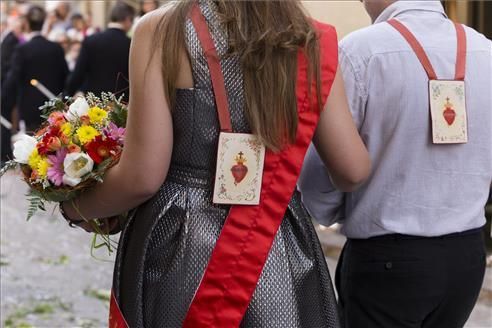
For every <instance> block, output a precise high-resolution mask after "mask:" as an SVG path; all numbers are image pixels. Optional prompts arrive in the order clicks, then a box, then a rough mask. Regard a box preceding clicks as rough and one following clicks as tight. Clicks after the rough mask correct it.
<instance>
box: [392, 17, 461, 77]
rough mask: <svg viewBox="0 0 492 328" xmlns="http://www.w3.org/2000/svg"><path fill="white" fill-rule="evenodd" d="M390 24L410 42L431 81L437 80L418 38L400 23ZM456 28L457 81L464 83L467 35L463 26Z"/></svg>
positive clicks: (394, 20)
mask: <svg viewBox="0 0 492 328" xmlns="http://www.w3.org/2000/svg"><path fill="white" fill-rule="evenodd" d="M388 24H390V25H391V26H393V27H394V28H395V29H396V30H397V31H398V32H399V33H400V34H401V35H402V36H403V37H404V38H405V40H406V41H407V42H408V44H409V45H410V47H411V48H412V50H413V51H414V52H415V55H417V58H418V59H419V61H420V63H421V64H422V66H423V67H424V70H425V72H426V73H427V76H428V77H429V80H437V74H436V71H435V70H434V67H433V66H432V64H431V62H430V60H429V57H428V56H427V54H426V53H425V50H424V48H423V47H422V45H421V44H420V42H419V41H418V40H417V38H416V37H415V36H414V35H413V33H412V32H410V30H409V29H408V28H407V27H406V26H405V25H403V24H402V23H401V22H399V21H398V20H396V19H391V20H389V21H388ZM454 27H455V29H456V39H457V47H456V49H457V50H456V72H455V78H454V79H455V80H457V81H463V80H464V79H465V71H466V33H465V29H464V28H463V25H461V24H458V23H454Z"/></svg>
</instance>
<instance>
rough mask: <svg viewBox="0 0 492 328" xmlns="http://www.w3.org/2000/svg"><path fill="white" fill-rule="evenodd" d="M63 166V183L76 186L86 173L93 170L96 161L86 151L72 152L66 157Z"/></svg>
mask: <svg viewBox="0 0 492 328" xmlns="http://www.w3.org/2000/svg"><path fill="white" fill-rule="evenodd" d="M63 167H64V170H65V174H64V175H63V183H64V184H66V185H69V186H71V187H74V186H76V185H78V184H79V183H80V182H81V181H82V179H81V178H82V177H83V176H84V175H86V174H87V173H89V172H91V171H92V168H93V167H94V161H93V160H92V158H90V157H89V156H88V155H86V154H84V153H71V154H68V155H67V156H66V157H65V160H64V161H63Z"/></svg>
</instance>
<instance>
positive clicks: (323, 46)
mask: <svg viewBox="0 0 492 328" xmlns="http://www.w3.org/2000/svg"><path fill="white" fill-rule="evenodd" d="M195 8H197V7H195ZM193 12H194V14H195V15H196V14H197V11H196V9H194V10H193V11H192V21H193V23H194V24H195V23H196V21H195V20H193V15H194V14H193ZM200 15H201V13H200ZM195 18H196V17H195ZM314 24H315V26H316V28H317V29H318V31H319V34H320V52H321V56H320V66H321V83H322V85H321V99H322V101H323V102H325V101H326V99H327V97H328V94H329V92H330V89H331V86H332V84H333V80H334V78H335V74H336V70H337V65H338V46H337V36H336V32H335V29H334V28H333V27H332V26H329V25H325V24H321V23H318V22H314ZM195 28H196V29H206V30H207V31H208V27H207V26H202V25H198V26H197V25H196V24H195ZM202 32H203V30H202ZM297 70H298V72H297V86H296V95H297V106H298V112H299V115H298V128H297V139H296V142H295V144H293V145H290V146H288V147H286V148H285V149H284V150H283V151H281V152H278V153H274V152H271V151H267V154H266V157H265V166H264V174H263V182H262V191H261V200H260V204H259V205H257V206H241V205H234V206H232V207H231V209H230V212H229V215H228V217H227V219H226V221H225V224H224V227H223V229H222V231H221V234H220V236H219V239H218V240H217V243H216V245H215V248H214V250H213V252H212V255H211V257H210V260H209V263H208V266H207V268H206V270H205V273H204V276H203V278H202V281H201V283H200V286H199V287H198V290H197V292H196V294H195V297H194V298H193V301H192V303H191V305H190V308H189V310H188V313H187V315H186V318H185V320H184V322H183V327H185V328H199V327H215V328H216V327H227V328H230V327H239V325H240V323H241V321H242V318H243V316H244V313H245V312H246V310H247V308H248V305H249V303H250V300H251V298H252V296H253V293H254V290H255V288H256V284H257V282H258V279H259V277H260V275H261V271H262V269H263V266H264V264H265V262H266V260H267V257H268V253H269V251H270V248H271V246H272V243H273V240H274V238H275V235H276V233H277V230H278V228H279V226H280V224H281V223H282V220H283V217H284V215H285V212H286V209H287V206H288V204H289V201H290V199H291V197H292V194H293V192H294V190H295V188H296V183H297V179H298V177H299V174H300V170H301V167H302V163H303V161H304V156H305V154H306V151H307V148H308V146H309V144H310V142H311V140H312V138H313V135H314V132H315V130H316V126H317V123H318V119H319V112H318V110H317V108H318V101H317V97H316V86H315V83H314V82H313V83H311V84H309V83H308V62H307V60H306V57H305V55H304V54H303V52H301V51H300V52H299V55H298V68H297ZM309 87H311V93H309V92H308V91H309V90H308V88H309ZM309 95H311V99H309ZM163 311H165V309H163ZM123 324H125V325H123ZM116 327H118V328H121V327H128V326H127V325H126V322H125V320H124V317H123V315H122V314H121V311H120V310H119V307H118V304H117V302H116V300H115V299H114V297H112V301H111V306H110V328H116Z"/></svg>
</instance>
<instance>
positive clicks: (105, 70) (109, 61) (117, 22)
mask: <svg viewBox="0 0 492 328" xmlns="http://www.w3.org/2000/svg"><path fill="white" fill-rule="evenodd" d="M134 16H135V9H133V7H131V6H129V5H127V4H125V3H123V2H117V3H116V4H115V6H114V7H113V8H112V9H111V15H110V21H111V22H110V23H109V25H108V29H107V30H106V31H104V32H101V33H97V34H95V35H92V36H90V37H88V38H86V39H85V40H84V42H83V43H82V48H81V50H80V54H79V57H78V59H77V64H76V65H75V69H74V71H73V73H72V74H71V75H70V77H69V79H68V82H67V87H66V91H67V93H68V94H69V95H74V94H75V93H76V92H77V91H82V92H84V93H85V92H93V93H95V94H96V95H99V94H100V93H101V92H102V91H105V92H115V93H118V92H124V93H125V96H126V97H125V98H126V99H128V90H127V89H128V60H129V52H130V42H131V41H130V38H128V36H127V35H126V33H127V32H128V31H129V30H130V29H131V27H132V25H133V18H134Z"/></svg>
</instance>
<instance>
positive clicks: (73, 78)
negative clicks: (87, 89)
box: [66, 39, 90, 96]
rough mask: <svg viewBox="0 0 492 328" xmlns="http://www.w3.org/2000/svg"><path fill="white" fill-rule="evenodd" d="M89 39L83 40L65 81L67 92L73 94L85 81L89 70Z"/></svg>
mask: <svg viewBox="0 0 492 328" xmlns="http://www.w3.org/2000/svg"><path fill="white" fill-rule="evenodd" d="M88 41H89V40H87V39H86V40H84V42H83V43H82V47H81V49H80V54H79V57H78V58H77V63H76V64H75V68H74V70H73V72H72V74H70V76H69V77H68V81H67V88H66V89H67V90H66V91H67V94H68V95H69V96H73V95H74V94H75V93H76V92H77V91H79V90H80V88H81V87H82V84H83V83H84V82H85V78H86V76H87V72H88V71H89V66H90V65H89V59H90V58H89V57H90V56H89V42H88Z"/></svg>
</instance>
